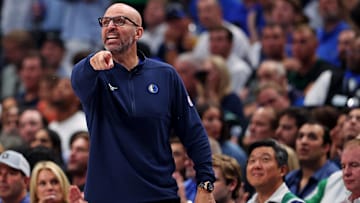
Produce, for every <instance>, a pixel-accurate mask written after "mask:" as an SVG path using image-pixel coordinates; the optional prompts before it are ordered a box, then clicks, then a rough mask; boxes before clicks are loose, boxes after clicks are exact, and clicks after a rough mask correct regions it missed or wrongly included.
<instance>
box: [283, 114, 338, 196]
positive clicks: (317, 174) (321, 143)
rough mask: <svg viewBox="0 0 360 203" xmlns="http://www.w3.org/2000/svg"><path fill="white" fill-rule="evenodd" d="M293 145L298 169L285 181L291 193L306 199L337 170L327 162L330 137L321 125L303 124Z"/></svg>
mask: <svg viewBox="0 0 360 203" xmlns="http://www.w3.org/2000/svg"><path fill="white" fill-rule="evenodd" d="M295 145H296V154H297V156H298V158H299V161H300V169H298V170H294V171H291V172H290V173H289V174H288V175H287V176H286V179H285V180H286V184H287V185H288V187H289V189H290V190H291V192H293V193H294V194H296V195H297V196H298V197H300V198H303V199H306V197H307V196H308V195H310V194H311V192H312V191H313V190H314V189H315V188H316V186H317V184H318V183H319V182H320V181H321V180H322V179H325V178H327V177H329V176H330V175H331V174H332V173H334V172H335V171H338V170H339V168H338V167H337V165H336V164H335V163H333V162H331V161H329V160H328V157H327V154H328V152H329V150H330V135H329V130H328V129H327V128H326V127H325V126H323V125H322V124H321V123H319V122H316V121H308V122H306V123H304V124H303V125H302V126H301V127H300V129H299V133H298V136H297V138H296V144H295Z"/></svg>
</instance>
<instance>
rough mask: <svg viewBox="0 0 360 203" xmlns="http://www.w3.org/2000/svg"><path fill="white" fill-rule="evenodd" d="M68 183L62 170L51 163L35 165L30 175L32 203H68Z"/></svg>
mask: <svg viewBox="0 0 360 203" xmlns="http://www.w3.org/2000/svg"><path fill="white" fill-rule="evenodd" d="M69 187H70V184H69V181H68V179H67V177H66V175H65V173H64V172H63V171H62V169H61V168H60V167H59V166H58V165H57V164H55V163H54V162H51V161H41V162H39V163H37V164H36V165H35V167H34V169H33V171H32V173H31V180H30V199H31V202H32V203H50V202H51V203H68V202H69V201H68V192H69Z"/></svg>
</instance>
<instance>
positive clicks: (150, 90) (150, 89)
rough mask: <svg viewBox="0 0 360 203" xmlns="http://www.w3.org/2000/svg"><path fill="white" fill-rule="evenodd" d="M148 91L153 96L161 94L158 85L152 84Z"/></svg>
mask: <svg viewBox="0 0 360 203" xmlns="http://www.w3.org/2000/svg"><path fill="white" fill-rule="evenodd" d="M148 91H149V92H150V93H151V94H156V93H158V92H159V87H158V86H157V85H156V84H150V85H149V86H148Z"/></svg>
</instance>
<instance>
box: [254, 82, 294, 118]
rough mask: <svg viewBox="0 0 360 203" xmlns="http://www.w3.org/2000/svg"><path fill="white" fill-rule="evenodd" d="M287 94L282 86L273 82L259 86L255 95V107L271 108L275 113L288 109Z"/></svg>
mask: <svg viewBox="0 0 360 203" xmlns="http://www.w3.org/2000/svg"><path fill="white" fill-rule="evenodd" d="M287 93H288V92H287V91H286V89H285V88H284V87H283V86H280V85H279V84H278V83H275V82H265V83H262V84H260V86H259V89H258V90H257V93H256V103H257V106H263V107H267V106H269V107H272V108H273V109H274V110H275V111H276V113H278V112H280V111H283V110H284V109H287V108H289V107H290V99H289V96H288V94H287Z"/></svg>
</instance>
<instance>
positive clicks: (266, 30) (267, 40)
mask: <svg viewBox="0 0 360 203" xmlns="http://www.w3.org/2000/svg"><path fill="white" fill-rule="evenodd" d="M285 45H286V35H285V33H284V30H283V28H282V27H281V26H280V25H279V24H271V23H269V24H266V25H265V26H264V27H263V28H262V30H261V35H260V41H259V42H256V43H254V44H253V45H252V47H251V50H250V51H251V52H250V54H249V57H250V61H251V64H252V67H254V69H258V67H259V66H260V65H261V63H262V62H263V61H264V60H274V61H278V62H281V61H282V60H284V59H285V58H286V57H287V54H286V52H285Z"/></svg>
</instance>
